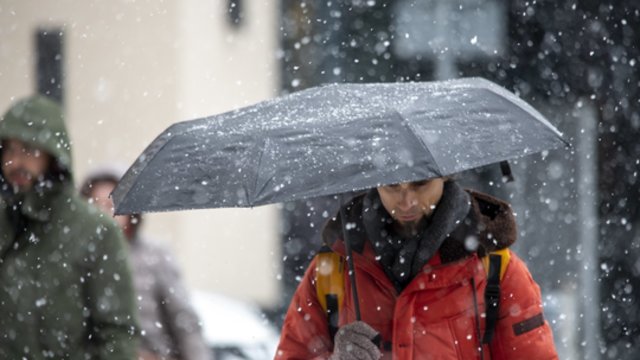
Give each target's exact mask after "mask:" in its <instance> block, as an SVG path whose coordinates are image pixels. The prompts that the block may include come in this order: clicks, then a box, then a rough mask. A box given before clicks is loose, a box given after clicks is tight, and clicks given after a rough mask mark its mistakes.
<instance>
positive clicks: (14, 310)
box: [0, 96, 136, 359]
mask: <svg viewBox="0 0 640 360" xmlns="http://www.w3.org/2000/svg"><path fill="white" fill-rule="evenodd" d="M0 141H1V148H0V153H1V154H0V155H1V158H2V164H1V166H2V171H1V174H0V175H1V176H0V358H1V359H44V358H52V359H53V358H55V359H133V358H134V356H135V348H136V340H135V337H134V334H135V327H136V324H135V321H134V313H135V307H134V298H133V288H132V283H131V278H130V273H129V267H128V264H127V257H126V256H127V254H126V248H125V243H124V239H123V238H122V235H121V232H120V231H119V229H118V228H117V227H116V225H115V224H114V222H113V221H112V220H111V219H109V218H106V217H100V216H98V215H97V214H96V213H95V210H93V209H92V208H91V207H90V206H88V205H87V203H86V201H84V200H83V199H82V198H80V197H79V196H78V195H77V193H76V191H75V188H74V187H73V178H72V168H71V143H70V141H69V139H68V137H67V130H66V127H65V124H64V118H63V112H62V109H61V107H60V106H59V105H58V104H57V103H55V102H54V101H52V100H49V99H47V98H45V97H42V96H33V97H29V98H26V99H22V100H20V101H17V102H16V103H15V104H14V105H13V106H12V107H11V108H10V109H9V110H8V111H7V112H6V113H5V114H4V115H3V117H2V119H0Z"/></svg>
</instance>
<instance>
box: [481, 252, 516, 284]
mask: <svg viewBox="0 0 640 360" xmlns="http://www.w3.org/2000/svg"><path fill="white" fill-rule="evenodd" d="M489 255H500V259H501V260H500V280H502V278H503V277H504V273H505V271H506V270H507V265H508V264H509V260H510V259H511V252H509V248H504V249H501V250H496V251H492V252H490V253H489V254H488V255H487V256H485V257H483V258H482V265H484V270H485V271H486V272H487V274H489Z"/></svg>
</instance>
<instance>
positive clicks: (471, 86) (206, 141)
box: [113, 78, 566, 303]
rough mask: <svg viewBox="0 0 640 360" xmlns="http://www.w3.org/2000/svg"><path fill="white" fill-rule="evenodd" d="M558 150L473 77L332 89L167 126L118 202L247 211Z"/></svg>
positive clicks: (532, 118) (146, 207)
mask: <svg viewBox="0 0 640 360" xmlns="http://www.w3.org/2000/svg"><path fill="white" fill-rule="evenodd" d="M565 144H566V142H565V141H564V140H563V139H562V136H561V134H560V133H559V132H558V130H556V129H555V128H554V127H553V126H552V125H551V124H550V123H549V122H548V121H547V120H546V119H545V118H544V117H543V116H542V115H541V114H540V113H539V112H537V111H536V110H535V109H533V108H532V107H531V106H529V105H528V104H527V103H525V102H524V101H523V100H521V99H520V98H518V97H517V96H515V95H514V94H512V93H510V92H508V91H506V90H505V89H503V88H501V87H499V86H498V85H496V84H494V83H492V82H490V81H487V80H484V79H480V78H468V79H460V80H452V81H444V82H422V83H378V84H339V85H328V86H322V87H317V88H311V89H308V90H304V91H300V92H297V93H294V94H291V95H287V96H283V97H279V98H276V99H273V100H268V101H263V102H261V103H258V104H255V105H252V106H248V107H244V108H241V109H238V110H234V111H230V112H227V113H223V114H219V115H214V116H210V117H206V118H202V119H196V120H191V121H185V122H181V123H177V124H174V125H172V126H170V127H169V128H168V129H167V130H165V131H164V132H163V133H162V134H160V136H158V138H156V139H155V140H154V141H153V142H152V143H151V144H150V145H149V146H148V147H147V149H146V150H145V151H144V152H143V153H142V155H140V156H139V157H138V159H137V160H136V161H135V163H134V164H133V165H132V166H131V168H129V170H128V171H127V173H126V174H125V175H124V177H123V178H122V180H121V181H120V184H119V185H118V187H117V188H116V189H115V191H114V193H113V198H114V202H115V205H116V213H117V214H129V213H142V212H154V211H172V210H184V209H203V208H220V207H249V206H257V205H264V204H270V203H277V202H285V201H292V200H300V199H305V198H311V197H318V196H322V195H331V194H340V193H346V192H351V191H354V190H360V189H369V188H373V187H377V186H380V185H386V184H392V183H400V182H408V181H416V180H422V179H429V178H434V177H442V176H446V175H450V174H454V173H458V172H461V171H464V170H468V169H471V168H476V167H479V166H483V165H487V164H491V163H495V162H501V161H505V160H508V159H511V158H515V157H520V156H524V155H528V154H532V153H536V152H539V151H542V150H546V149H551V148H556V147H559V146H562V145H565ZM346 245H348V242H346ZM347 250H348V249H347ZM347 257H348V259H350V258H351V256H350V254H348V255H347ZM354 283H355V282H354ZM356 303H357V302H356Z"/></svg>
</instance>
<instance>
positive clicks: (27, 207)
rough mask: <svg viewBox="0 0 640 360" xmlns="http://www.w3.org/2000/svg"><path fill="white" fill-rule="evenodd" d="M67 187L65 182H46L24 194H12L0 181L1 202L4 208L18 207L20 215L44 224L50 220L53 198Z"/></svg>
mask: <svg viewBox="0 0 640 360" xmlns="http://www.w3.org/2000/svg"><path fill="white" fill-rule="evenodd" d="M0 177H1V175H0ZM68 186H69V185H68V184H67V182H65V181H50V180H46V181H43V182H41V183H38V184H37V185H35V186H34V188H33V189H31V190H29V191H27V192H25V193H21V194H13V193H12V191H11V190H10V189H8V188H7V187H6V186H5V183H4V181H2V196H1V197H2V202H3V203H4V207H8V206H18V207H19V208H20V213H21V214H22V215H24V216H25V217H26V218H28V219H31V220H35V221H39V222H46V221H49V220H50V219H51V210H52V207H53V201H52V200H53V198H54V197H56V195H57V194H59V193H60V192H62V191H63V190H64V189H65V188H66V187H68Z"/></svg>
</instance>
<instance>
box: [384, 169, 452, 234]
mask: <svg viewBox="0 0 640 360" xmlns="http://www.w3.org/2000/svg"><path fill="white" fill-rule="evenodd" d="M444 182H445V180H444V179H443V178H436V179H431V180H424V181H416V182H412V183H402V184H394V185H387V186H381V187H379V188H378V194H380V200H382V205H383V206H384V208H385V209H387V212H388V213H389V214H391V216H392V217H393V219H394V220H395V221H396V222H398V223H399V224H400V225H401V226H403V227H413V228H415V227H416V226H417V224H418V223H419V222H420V221H421V220H422V219H424V218H425V217H429V216H431V214H432V213H433V210H434V209H435V207H436V205H437V204H438V202H440V198H442V191H443V190H444Z"/></svg>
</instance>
